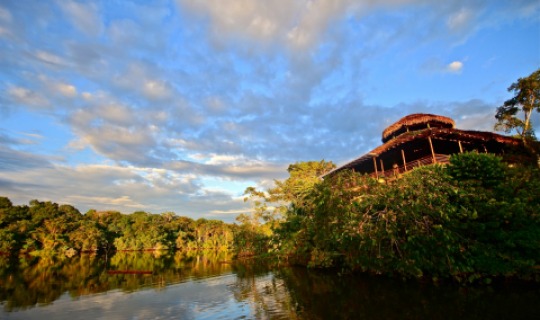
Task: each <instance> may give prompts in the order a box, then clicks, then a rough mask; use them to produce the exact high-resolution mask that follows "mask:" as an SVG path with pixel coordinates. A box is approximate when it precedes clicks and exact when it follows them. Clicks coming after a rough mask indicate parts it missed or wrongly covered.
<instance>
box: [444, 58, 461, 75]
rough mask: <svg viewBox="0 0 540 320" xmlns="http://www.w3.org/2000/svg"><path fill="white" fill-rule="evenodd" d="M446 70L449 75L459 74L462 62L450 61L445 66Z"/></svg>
mask: <svg viewBox="0 0 540 320" xmlns="http://www.w3.org/2000/svg"><path fill="white" fill-rule="evenodd" d="M446 70H447V71H448V72H450V73H461V71H462V70H463V62H461V61H452V62H450V63H449V64H448V65H447V66H446Z"/></svg>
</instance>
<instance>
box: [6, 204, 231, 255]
mask: <svg viewBox="0 0 540 320" xmlns="http://www.w3.org/2000/svg"><path fill="white" fill-rule="evenodd" d="M236 229H238V227H237V226H235V225H231V224H226V223H224V222H223V221H220V220H207V219H198V220H193V219H191V218H188V217H180V216H177V215H175V214H174V213H163V214H151V213H147V212H142V211H138V212H134V213H132V214H122V213H120V212H117V211H95V210H90V211H88V212H87V213H86V214H81V213H80V212H79V210H77V209H76V208H74V207H73V206H71V205H59V204H57V203H53V202H50V201H46V202H41V201H38V200H32V201H30V203H29V205H19V206H14V205H13V204H12V202H11V201H10V200H9V199H8V198H6V197H0V252H2V253H15V252H21V251H22V252H32V251H56V252H66V253H67V254H74V253H77V252H85V251H110V250H162V249H182V250H192V249H218V250H221V249H230V248H232V247H234V241H233V240H234V237H233V234H234V232H235V230H236Z"/></svg>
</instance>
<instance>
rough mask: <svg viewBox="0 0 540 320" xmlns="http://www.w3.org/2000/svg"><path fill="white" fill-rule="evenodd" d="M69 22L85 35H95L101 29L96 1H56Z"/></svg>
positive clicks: (98, 33)
mask: <svg viewBox="0 0 540 320" xmlns="http://www.w3.org/2000/svg"><path fill="white" fill-rule="evenodd" d="M57 3H58V5H59V6H60V8H61V9H62V10H63V11H64V12H65V14H66V15H67V17H68V18H69V20H70V21H71V23H72V24H73V25H74V26H75V27H76V28H77V29H79V30H80V31H82V32H84V33H86V34H87V35H91V36H97V35H100V34H101V32H102V31H103V23H102V21H101V17H100V13H99V8H98V6H97V4H96V3H92V2H85V3H82V2H77V1H73V0H61V1H58V2H57Z"/></svg>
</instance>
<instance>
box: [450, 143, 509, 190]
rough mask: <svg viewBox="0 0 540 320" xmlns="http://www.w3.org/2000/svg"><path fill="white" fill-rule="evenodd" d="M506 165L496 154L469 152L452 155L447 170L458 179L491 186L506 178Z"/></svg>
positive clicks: (477, 184) (467, 182) (463, 181)
mask: <svg viewBox="0 0 540 320" xmlns="http://www.w3.org/2000/svg"><path fill="white" fill-rule="evenodd" d="M505 167H506V166H505V164H504V163H502V161H501V158H500V157H497V156H496V155H493V154H478V153H475V152H468V153H459V154H455V155H452V156H451V157H450V165H449V166H448V168H447V171H448V173H449V174H450V176H452V178H453V179H454V180H456V181H459V182H462V183H466V184H470V185H474V186H482V187H485V188H490V187H495V186H497V185H499V184H500V183H501V182H502V181H503V180H504V178H505V169H506V168H505Z"/></svg>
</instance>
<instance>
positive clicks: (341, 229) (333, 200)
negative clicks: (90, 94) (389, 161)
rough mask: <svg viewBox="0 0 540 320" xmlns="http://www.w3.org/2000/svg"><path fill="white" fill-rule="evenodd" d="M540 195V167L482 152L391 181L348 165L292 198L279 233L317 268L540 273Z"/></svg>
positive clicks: (419, 273) (282, 250)
mask: <svg viewBox="0 0 540 320" xmlns="http://www.w3.org/2000/svg"><path fill="white" fill-rule="evenodd" d="M539 194H540V171H539V170H537V169H535V168H525V167H520V166H518V167H514V168H508V167H507V166H506V165H505V164H504V163H502V162H501V160H500V159H499V158H497V157H495V156H493V155H486V154H477V153H471V154H463V155H457V156H454V157H452V159H451V162H450V164H449V165H448V166H446V167H445V166H441V165H431V166H425V167H421V168H417V169H415V170H413V171H411V172H409V173H407V174H405V175H404V176H403V177H402V178H401V179H398V180H396V181H394V182H392V183H388V184H381V183H379V182H377V181H375V180H374V179H372V178H370V177H367V176H361V175H358V174H356V173H353V172H340V173H338V174H336V175H333V176H332V177H330V178H328V179H325V180H324V181H322V182H320V183H318V184H316V185H315V186H314V187H313V188H312V191H311V193H310V194H309V195H308V196H305V197H303V199H304V200H306V201H305V202H304V204H303V206H302V207H301V208H299V207H290V210H289V212H288V215H287V220H286V221H285V222H284V223H282V224H281V225H280V226H279V227H278V228H276V229H275V232H274V237H275V240H274V241H275V242H277V243H279V244H280V246H279V255H280V257H283V258H286V259H289V261H290V262H292V263H300V264H305V265H308V266H311V267H342V268H348V269H352V270H356V269H359V270H363V271H367V272H373V273H378V274H398V275H401V276H403V277H430V278H434V279H439V278H452V279H454V280H455V281H458V282H473V281H477V280H479V279H490V278H492V277H504V276H514V277H520V278H531V277H532V278H534V277H537V278H538V273H537V272H536V271H535V270H536V269H535V266H538V265H539V264H540V261H539V260H540V256H539V255H538V252H540V216H539V212H540V199H539V197H538V195H539ZM298 212H301V214H298ZM487 281H489V280H487Z"/></svg>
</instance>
